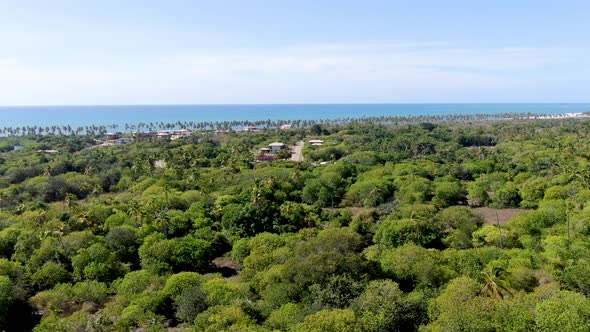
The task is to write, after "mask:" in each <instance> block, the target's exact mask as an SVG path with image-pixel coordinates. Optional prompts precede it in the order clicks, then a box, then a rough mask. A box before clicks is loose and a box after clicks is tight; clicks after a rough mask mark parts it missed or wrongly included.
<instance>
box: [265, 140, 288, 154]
mask: <svg viewBox="0 0 590 332" xmlns="http://www.w3.org/2000/svg"><path fill="white" fill-rule="evenodd" d="M268 147H269V148H270V151H271V152H276V151H280V150H282V149H284V148H285V143H281V142H272V143H270V144H269V145H268Z"/></svg>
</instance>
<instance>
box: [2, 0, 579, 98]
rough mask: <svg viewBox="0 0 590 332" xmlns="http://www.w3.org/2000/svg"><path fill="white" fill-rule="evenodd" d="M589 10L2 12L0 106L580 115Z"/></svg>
mask: <svg viewBox="0 0 590 332" xmlns="http://www.w3.org/2000/svg"><path fill="white" fill-rule="evenodd" d="M588 13H590V1H567V0H562V1H556V0H555V1H544V0H536V1H532V0H519V1H514V0H512V1H504V0H495V1H483V0H482V1H475V0H471V1H463V0H445V1H439V0H436V1H435V0H429V1H426V0H422V1H420V0H417V1H394V0H390V1H370V0H367V1H346V0H340V1H332V0H315V1H308V0H298V1H290V0H282V1H279V0H275V1H258V0H247V1H245V0H242V1H221V0H219V1H180V0H168V1H163V0H162V1H150V0H143V1H130V0H129V1H126V0H119V1H111V0H102V1H83V0H78V1H61V0H52V1H45V0H43V1H41V0H39V1H27V0H21V1H4V0H0V105H45V104H53V105H64V104H74V105H80V104H91V105H96V104H177V103H180V104H190V103H197V104H211V103H213V104H215V103H222V104H231V103H363V102H367V103H386V102H425V103H428V102H588V101H589V99H590V98H589V97H588V96H590V20H588V17H587V16H588Z"/></svg>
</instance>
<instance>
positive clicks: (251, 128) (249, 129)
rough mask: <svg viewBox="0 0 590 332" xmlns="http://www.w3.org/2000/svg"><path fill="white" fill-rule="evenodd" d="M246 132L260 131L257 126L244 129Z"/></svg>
mask: <svg viewBox="0 0 590 332" xmlns="http://www.w3.org/2000/svg"><path fill="white" fill-rule="evenodd" d="M244 131H259V130H258V128H257V127H256V126H246V127H244Z"/></svg>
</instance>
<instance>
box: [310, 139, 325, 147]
mask: <svg viewBox="0 0 590 332" xmlns="http://www.w3.org/2000/svg"><path fill="white" fill-rule="evenodd" d="M309 144H310V145H311V146H322V145H324V141H322V140H321V139H312V140H310V141H309Z"/></svg>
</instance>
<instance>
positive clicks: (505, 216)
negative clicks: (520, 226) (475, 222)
mask: <svg viewBox="0 0 590 332" xmlns="http://www.w3.org/2000/svg"><path fill="white" fill-rule="evenodd" d="M473 210H475V211H476V212H477V213H479V214H480V215H481V216H482V217H484V218H485V220H486V222H487V223H488V224H497V223H498V220H500V224H501V225H504V224H505V223H507V222H508V221H510V219H512V218H514V217H516V216H517V215H519V214H521V213H523V212H525V211H526V210H525V209H494V208H489V207H480V208H474V209H473Z"/></svg>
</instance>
